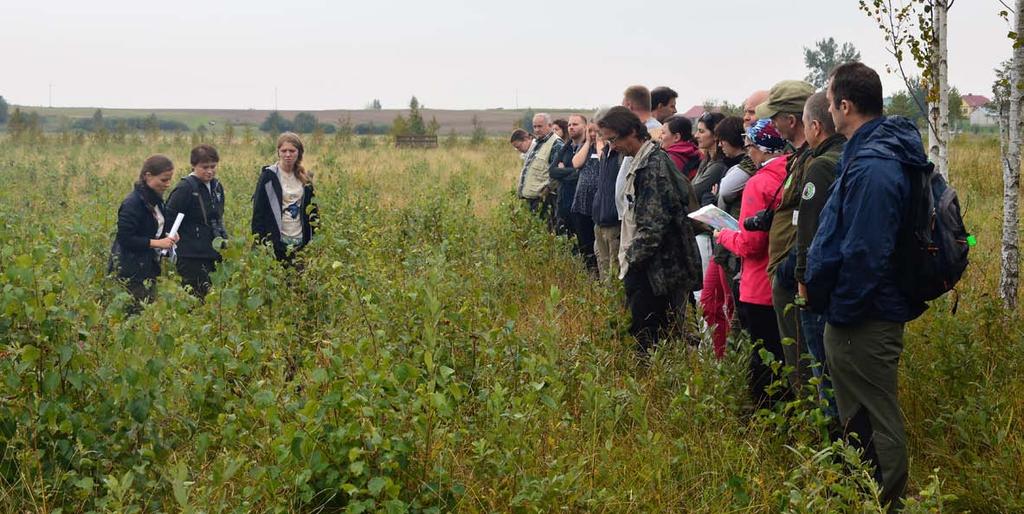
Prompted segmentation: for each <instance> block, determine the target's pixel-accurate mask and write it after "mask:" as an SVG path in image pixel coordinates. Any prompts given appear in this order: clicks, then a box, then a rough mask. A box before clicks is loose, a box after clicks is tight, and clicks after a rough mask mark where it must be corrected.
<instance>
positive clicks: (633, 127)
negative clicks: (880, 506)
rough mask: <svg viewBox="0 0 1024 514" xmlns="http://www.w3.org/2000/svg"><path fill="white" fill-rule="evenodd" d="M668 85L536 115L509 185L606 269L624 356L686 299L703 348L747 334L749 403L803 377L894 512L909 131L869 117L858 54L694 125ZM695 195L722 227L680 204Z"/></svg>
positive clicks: (899, 490)
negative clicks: (565, 114)
mask: <svg viewBox="0 0 1024 514" xmlns="http://www.w3.org/2000/svg"><path fill="white" fill-rule="evenodd" d="M677 96H678V95H677V93H676V92H675V91H673V90H671V89H670V88H667V87H659V88H655V89H654V90H648V89H647V88H646V87H644V86H632V87H629V88H628V89H626V91H625V93H624V95H623V99H622V102H621V105H619V106H616V107H612V108H609V109H604V110H601V111H598V112H597V113H596V115H595V116H594V117H593V119H591V120H588V119H587V117H586V116H584V115H583V114H573V115H572V116H569V118H568V120H567V126H566V127H565V128H564V129H563V128H562V127H561V125H560V124H557V123H555V121H554V120H551V119H550V117H549V116H548V115H547V114H538V115H536V116H535V117H534V119H533V133H532V134H530V133H528V132H526V131H525V130H516V131H514V132H513V133H512V136H511V143H512V145H513V146H514V147H515V148H516V149H517V150H518V151H520V152H522V153H523V158H524V164H523V167H522V170H521V172H520V177H519V187H518V190H517V192H518V195H519V197H521V198H523V199H524V200H525V202H526V203H527V205H528V206H529V208H530V209H531V210H533V211H535V212H537V213H538V214H539V215H542V216H544V217H545V218H546V219H548V220H549V224H550V226H551V227H552V229H553V230H555V231H557V232H558V233H562V234H567V235H570V236H572V237H575V238H576V244H577V248H578V252H579V253H580V254H581V255H582V257H583V259H584V262H585V263H586V265H587V266H588V268H590V269H592V270H594V271H595V273H596V274H597V275H598V276H599V277H600V278H601V279H602V280H611V278H612V277H617V278H618V279H621V280H622V283H623V286H624V290H625V296H626V304H627V307H628V309H629V311H630V314H631V317H632V322H631V325H630V331H631V333H632V334H633V336H634V337H635V338H636V341H637V346H636V348H637V351H638V353H639V354H640V356H641V358H643V357H644V356H646V354H647V353H648V352H649V351H650V350H651V349H652V348H654V347H656V345H658V343H659V341H662V340H664V339H666V338H668V337H672V336H675V335H678V334H680V331H679V330H677V329H678V327H679V325H680V324H681V323H680V321H681V320H683V319H685V318H684V316H683V315H684V313H685V307H686V306H687V305H688V304H692V305H696V304H698V303H699V305H700V307H701V313H702V316H703V319H704V321H705V322H706V326H707V328H708V331H709V332H710V339H711V341H712V346H713V348H714V353H715V355H716V356H718V357H719V358H721V357H723V356H724V355H725V353H726V352H727V351H728V348H727V347H728V344H727V340H728V337H729V334H730V332H737V331H738V330H740V329H741V330H742V331H745V332H746V333H747V334H748V335H749V337H750V339H751V340H753V341H755V342H757V344H756V345H755V347H754V351H753V354H752V355H751V356H750V368H749V371H748V381H749V389H750V394H751V400H752V402H753V404H754V406H755V407H757V408H773V407H774V406H775V405H777V404H778V403H780V402H785V401H788V400H791V399H793V398H795V397H796V396H797V395H798V393H799V390H800V388H801V387H802V386H803V385H804V384H805V383H807V382H808V379H809V378H810V377H811V376H812V375H813V376H815V377H818V378H819V380H818V381H816V382H817V384H818V385H817V388H818V393H819V395H820V399H821V404H822V410H823V412H824V413H825V414H826V415H827V416H830V417H831V418H832V419H833V420H834V422H835V426H836V427H837V428H839V429H842V430H843V432H844V433H845V434H849V433H857V434H858V435H859V437H858V438H854V441H853V442H854V443H855V444H859V445H861V446H862V447H863V448H864V449H865V456H866V458H868V459H869V460H870V461H871V462H872V463H873V464H874V465H875V470H876V479H877V480H878V481H879V483H880V484H881V486H882V500H883V502H884V503H888V504H889V505H890V506H891V507H892V508H894V509H898V508H899V506H900V504H901V498H902V496H903V493H904V489H905V485H906V479H907V471H908V469H907V466H908V464H907V450H906V434H905V431H904V427H903V418H902V414H901V412H900V408H899V403H898V401H897V397H896V389H897V387H896V382H897V368H898V363H899V358H900V354H901V353H902V349H903V328H904V324H905V323H906V322H907V321H910V320H912V319H914V318H916V317H917V316H919V315H921V314H922V313H923V311H924V309H925V308H926V306H925V305H924V304H923V303H920V302H916V301H914V300H912V299H911V298H912V296H911V295H908V294H906V293H904V292H903V291H901V290H900V288H898V287H897V285H898V284H899V277H898V276H897V267H896V266H895V265H894V264H893V262H894V260H895V258H896V253H897V252H898V251H900V249H899V247H898V245H897V239H898V233H899V231H900V230H901V228H902V227H903V225H904V224H905V223H908V219H907V218H908V216H907V212H906V211H907V209H906V208H905V206H906V205H908V203H909V201H910V194H911V193H910V178H909V174H908V173H906V172H905V169H907V168H913V169H916V168H914V167H919V166H922V165H924V164H926V163H927V157H926V156H925V154H924V151H923V145H922V143H921V137H920V133H919V131H918V129H917V127H916V126H915V125H914V124H913V123H912V122H910V121H908V120H906V119H905V118H900V117H885V116H884V115H883V108H882V106H883V101H882V86H881V81H880V79H879V77H878V74H877V73H876V72H875V71H874V70H872V69H871V68H869V67H868V66H866V65H864V64H861V63H847V64H843V65H840V66H838V67H837V68H836V69H835V70H834V71H833V73H832V75H831V77H830V81H829V84H828V86H827V87H826V90H825V91H815V88H814V87H813V86H811V85H810V84H808V83H806V82H804V81H799V80H785V81H782V82H779V83H777V84H775V85H774V86H772V87H771V89H770V90H768V91H755V92H754V93H752V94H751V95H750V96H749V98H747V99H746V101H745V102H744V105H743V109H744V112H743V116H742V117H739V116H725V115H723V114H719V113H706V114H704V115H703V116H701V117H700V118H699V119H697V120H696V123H694V122H692V121H691V120H690V119H687V118H684V117H681V116H677V115H676V114H675V113H676V109H675V101H676V98H677ZM694 125H695V126H694ZM558 132H563V133H562V134H559V133H558ZM707 205H714V206H716V207H718V208H719V209H721V210H723V211H725V212H727V213H729V214H730V215H732V216H733V217H735V218H736V219H737V220H738V221H739V227H738V230H733V229H729V228H724V229H713V228H711V227H709V226H706V225H704V224H703V223H700V222H698V221H695V220H694V219H691V218H689V217H688V214H689V213H691V212H694V211H696V210H698V209H700V208H702V207H704V206H707ZM761 350H766V351H767V352H768V353H769V354H770V356H771V359H770V360H765V359H762V357H761ZM807 355H809V358H807ZM771 361H781V362H783V363H785V366H784V367H783V368H779V367H773V366H772V362H771ZM776 370H777V371H776ZM783 370H786V371H783ZM776 381H782V382H783V383H785V384H787V385H788V387H784V388H781V389H780V388H777V387H772V384H773V383H774V382H776Z"/></svg>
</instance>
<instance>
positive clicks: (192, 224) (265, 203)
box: [110, 132, 318, 311]
mask: <svg viewBox="0 0 1024 514" xmlns="http://www.w3.org/2000/svg"><path fill="white" fill-rule="evenodd" d="M304 152H305V149H304V146H303V144H302V140H301V139H300V138H299V136H298V135H296V134H294V133H291V132H285V133H283V134H281V135H280V137H278V139H277V161H276V162H275V163H274V164H271V165H269V166H264V167H263V168H262V169H261V170H260V174H259V178H258V179H257V181H256V191H255V192H254V193H253V197H252V202H253V205H252V221H251V224H250V226H251V230H252V234H253V235H254V236H255V240H256V241H257V242H258V243H260V244H267V245H270V246H271V247H272V248H273V251H274V256H275V257H276V258H277V260H279V261H282V262H284V263H286V264H292V263H293V262H294V258H295V256H296V252H298V251H299V250H300V249H301V248H302V247H304V246H305V245H307V244H308V243H309V241H310V240H311V239H312V237H313V233H314V231H315V229H316V226H317V224H318V215H317V208H316V203H315V202H314V199H313V174H312V172H311V171H309V170H307V169H306V168H305V166H303V164H302V156H303V153H304ZM189 162H190V164H191V173H189V174H188V175H186V176H184V177H182V178H181V180H180V181H179V182H178V184H177V186H175V188H174V190H173V191H171V193H170V195H169V196H168V198H167V201H166V202H165V201H164V193H165V192H166V191H167V190H168V189H170V186H171V181H172V180H173V178H174V163H173V162H172V161H171V159H170V158H168V157H167V156H165V155H159V154H157V155H153V156H150V157H149V158H147V159H146V160H145V162H143V164H142V170H141V171H140V172H139V178H138V180H137V181H136V182H135V187H134V188H133V190H132V192H130V193H128V195H127V196H126V197H125V199H124V201H122V202H121V206H120V208H119V209H118V211H117V233H116V235H115V237H114V244H113V246H112V249H111V269H110V271H111V272H112V273H116V275H117V277H118V278H119V279H120V280H121V281H122V282H123V283H124V284H125V286H126V287H127V289H128V291H129V292H130V293H131V294H132V296H133V298H134V300H135V303H134V305H133V309H134V310H136V311H137V310H138V309H139V308H140V307H141V304H143V303H148V302H151V301H153V299H154V297H155V295H156V277H158V276H159V275H160V274H161V261H162V259H164V258H170V260H172V261H174V263H175V267H176V269H177V272H178V275H179V276H180V277H181V281H182V285H183V286H184V287H185V288H186V289H187V290H189V291H190V292H191V293H192V294H194V295H195V296H197V297H198V298H200V299H203V298H205V297H206V295H207V293H208V292H209V290H210V284H211V281H210V274H211V273H213V272H214V271H215V270H216V268H217V263H219V262H221V260H222V256H221V254H220V251H219V250H220V249H221V245H223V244H225V242H226V240H227V239H228V234H227V231H226V229H225V227H224V212H225V194H224V187H223V186H222V185H221V183H220V181H218V180H217V167H218V165H219V163H220V155H219V154H218V152H217V149H216V148H214V147H213V146H211V145H207V144H202V145H198V146H196V147H195V148H193V149H192V152H191V154H190V158H189ZM179 214H180V215H181V216H182V221H181V224H180V226H179V227H178V230H177V232H176V233H173V234H172V233H171V231H172V227H173V224H174V220H175V219H176V218H177V217H178V216H179Z"/></svg>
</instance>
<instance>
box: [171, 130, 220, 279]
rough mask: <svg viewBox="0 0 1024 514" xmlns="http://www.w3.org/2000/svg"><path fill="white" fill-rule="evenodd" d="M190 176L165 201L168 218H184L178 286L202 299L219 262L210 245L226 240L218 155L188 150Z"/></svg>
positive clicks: (212, 150) (207, 148)
mask: <svg viewBox="0 0 1024 514" xmlns="http://www.w3.org/2000/svg"><path fill="white" fill-rule="evenodd" d="M189 162H190V163H191V164H192V173H191V174H189V175H188V176H186V177H183V178H182V179H181V181H180V182H178V187H176V188H174V190H173V191H171V194H170V196H169V197H168V198H167V214H168V217H170V218H171V219H174V217H175V216H176V215H177V214H178V213H182V214H184V215H185V218H184V220H183V221H182V222H181V227H180V228H179V229H178V234H180V235H181V241H180V242H179V244H178V248H177V252H176V253H177V255H178V260H177V262H176V268H177V269H178V275H179V276H180V277H181V283H182V285H183V286H185V287H186V288H188V289H190V290H191V292H192V294H193V295H195V296H196V297H198V298H199V299H203V298H205V297H206V294H207V293H208V292H209V290H210V284H211V282H210V273H212V272H213V271H214V270H216V269H217V263H218V262H220V261H221V255H220V252H218V251H217V250H218V248H217V245H214V241H215V240H216V239H217V238H218V237H219V238H222V239H227V232H226V231H225V230H224V187H223V186H221V184H220V181H219V180H217V165H218V164H219V163H220V155H219V154H218V153H217V149H216V148H214V147H212V146H210V145H199V146H196V147H195V148H193V149H192V153H191V155H190V158H189Z"/></svg>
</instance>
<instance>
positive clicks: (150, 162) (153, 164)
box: [135, 154, 174, 186]
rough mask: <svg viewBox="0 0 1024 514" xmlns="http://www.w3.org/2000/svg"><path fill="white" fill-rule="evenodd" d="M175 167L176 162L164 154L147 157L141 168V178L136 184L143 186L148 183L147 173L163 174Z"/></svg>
mask: <svg viewBox="0 0 1024 514" xmlns="http://www.w3.org/2000/svg"><path fill="white" fill-rule="evenodd" d="M173 169H174V163H173V162H171V159H170V158H168V157H167V156H166V155H163V154H154V155H150V156H149V157H147V158H146V160H145V161H144V162H143V163H142V169H141V170H139V179H138V180H136V181H135V185H138V186H141V185H144V184H145V183H146V175H162V174H164V173H167V172H168V171H171V170H173Z"/></svg>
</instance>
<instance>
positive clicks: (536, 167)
mask: <svg viewBox="0 0 1024 514" xmlns="http://www.w3.org/2000/svg"><path fill="white" fill-rule="evenodd" d="M533 135H534V138H535V140H534V144H533V147H531V149H530V151H529V153H527V155H526V161H525V162H524V164H523V171H522V172H521V173H520V176H519V187H518V189H517V194H518V195H519V198H522V199H524V200H526V204H527V205H528V206H529V207H530V210H531V211H533V212H537V213H539V214H540V215H541V216H543V217H546V218H550V219H549V220H548V221H549V224H551V223H552V222H553V221H554V208H553V206H554V200H555V196H556V194H557V189H556V188H557V187H558V184H557V182H554V181H552V180H551V176H550V175H549V174H548V168H549V167H550V166H551V163H552V162H554V160H555V158H556V157H557V156H558V154H559V153H560V152H561V150H562V140H561V139H559V138H558V136H556V135H555V134H554V133H553V132H552V131H551V116H550V115H548V114H547V113H544V112H540V113H537V114H535V115H534V116H533ZM549 211H550V212H549ZM552 226H553V225H552Z"/></svg>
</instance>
